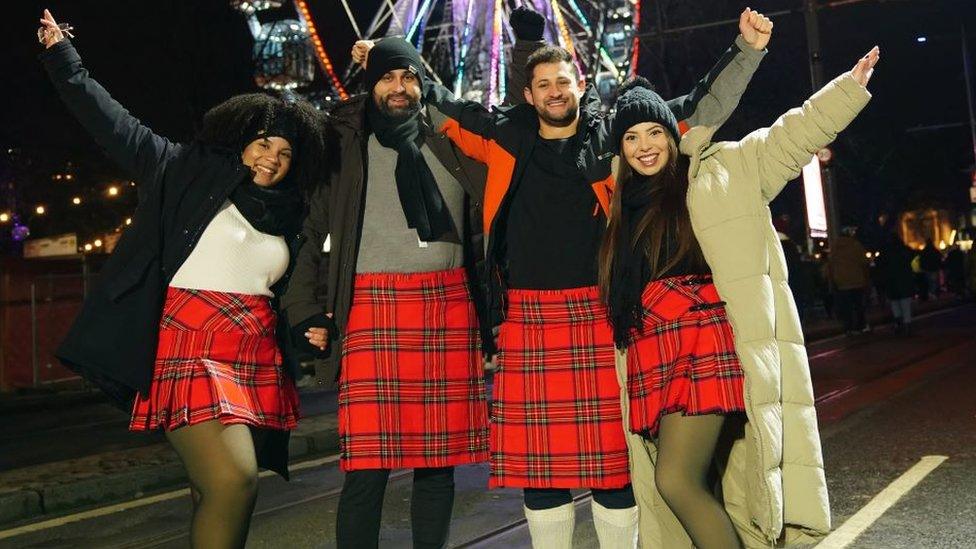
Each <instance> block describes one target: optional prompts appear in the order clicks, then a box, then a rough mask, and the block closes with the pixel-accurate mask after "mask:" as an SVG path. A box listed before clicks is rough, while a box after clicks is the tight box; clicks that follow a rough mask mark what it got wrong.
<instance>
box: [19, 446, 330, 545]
mask: <svg viewBox="0 0 976 549" xmlns="http://www.w3.org/2000/svg"><path fill="white" fill-rule="evenodd" d="M338 460H339V454H335V455H331V456H326V457H323V458H319V459H312V460H308V461H301V462H298V463H296V464H294V465H292V466H291V467H289V470H291V471H292V472H294V471H302V470H304V469H311V468H312V467H318V466H319V465H325V464H327V463H333V462H335V461H338ZM273 475H275V473H274V472H272V471H261V472H260V473H259V474H258V476H259V477H260V478H266V477H270V476H273ZM188 495H190V489H189V488H182V489H180V490H173V491H170V492H164V493H162V494H156V495H154V496H148V497H143V498H139V499H134V500H132V501H125V502H122V503H116V504H114V505H107V506H105V507H99V508H97V509H90V510H88V511H82V512H80V513H74V514H71V515H65V516H63V517H57V518H53V519H49V520H45V521H41V522H34V523H31V524H25V525H23V526H18V527H17V528H11V529H9V530H0V540H2V539H7V538H12V537H16V536H21V535H24V534H30V533H32V532H38V531H41V530H47V529H48V528H56V527H58V526H63V525H65V524H70V523H73V522H80V521H83V520H89V519H93V518H97V517H103V516H105V515H111V514H113V513H118V512H120V511H128V510H129V509H137V508H139V507H145V506H146V505H152V504H154V503H159V502H161V501H169V500H171V499H176V498H179V497H186V496H188Z"/></svg>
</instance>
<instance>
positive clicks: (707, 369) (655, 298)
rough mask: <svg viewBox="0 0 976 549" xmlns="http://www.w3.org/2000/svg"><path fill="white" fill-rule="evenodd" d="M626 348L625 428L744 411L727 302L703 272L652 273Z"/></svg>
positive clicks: (641, 429)
mask: <svg viewBox="0 0 976 549" xmlns="http://www.w3.org/2000/svg"><path fill="white" fill-rule="evenodd" d="M641 304H642V306H643V322H642V325H641V328H640V333H638V334H636V335H635V338H634V340H633V342H632V343H631V344H630V346H629V347H628V349H627V395H628V397H629V399H630V429H631V430H632V431H633V432H635V433H641V434H644V435H650V436H657V430H658V426H659V424H660V420H661V417H662V416H664V415H666V414H670V413H673V412H682V413H683V414H684V415H702V414H726V413H732V412H741V411H744V410H745V402H744V400H743V395H742V382H743V373H742V364H741V363H740V362H739V357H738V356H737V355H736V354H735V341H734V339H733V338H732V326H731V325H730V324H729V320H728V318H727V317H726V315H725V307H724V303H723V302H722V301H721V299H720V298H719V296H718V292H717V291H716V290H715V285H714V284H712V283H711V279H710V277H703V276H701V275H695V276H676V277H671V278H664V279H661V280H654V281H652V282H650V283H649V284H648V285H647V287H645V288H644V292H643V294H642V296H641Z"/></svg>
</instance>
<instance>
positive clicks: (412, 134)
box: [366, 100, 453, 241]
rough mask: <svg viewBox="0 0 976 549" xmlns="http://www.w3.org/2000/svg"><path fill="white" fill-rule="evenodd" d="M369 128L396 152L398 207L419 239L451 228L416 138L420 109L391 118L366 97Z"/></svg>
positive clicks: (431, 173)
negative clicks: (399, 117) (397, 118)
mask: <svg viewBox="0 0 976 549" xmlns="http://www.w3.org/2000/svg"><path fill="white" fill-rule="evenodd" d="M366 117H367V119H368V121H369V128H370V130H371V131H372V132H373V133H374V134H375V135H376V139H377V141H379V142H380V145H383V146H384V147H386V148H388V149H393V150H395V151H396V153H397V162H396V169H395V170H394V177H395V179H396V186H397V194H398V195H399V196H400V207H401V208H403V214H404V216H406V218H407V226H408V227H410V228H411V229H416V230H417V236H418V237H420V240H424V241H427V240H433V239H435V238H437V237H439V236H441V235H443V234H444V233H446V232H448V231H450V230H452V228H453V225H452V223H451V215H450V212H449V211H448V209H447V205H446V204H445V203H444V197H443V196H441V191H440V189H439V188H437V181H435V180H434V174H433V172H431V171H430V167H429V166H428V165H427V161H426V160H425V159H424V155H423V153H421V152H420V147H419V146H417V138H418V136H419V135H420V131H421V129H420V111H417V112H415V113H413V114H412V115H411V116H410V117H408V118H406V119H405V120H403V121H402V122H401V121H397V120H391V119H390V117H388V116H386V115H384V114H382V113H381V112H380V111H379V109H378V108H377V107H376V105H375V104H374V103H373V101H371V100H367V101H366Z"/></svg>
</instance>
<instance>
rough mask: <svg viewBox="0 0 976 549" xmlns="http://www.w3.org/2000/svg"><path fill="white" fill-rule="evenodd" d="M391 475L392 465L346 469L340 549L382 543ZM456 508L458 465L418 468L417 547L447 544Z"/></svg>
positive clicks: (413, 519)
mask: <svg viewBox="0 0 976 549" xmlns="http://www.w3.org/2000/svg"><path fill="white" fill-rule="evenodd" d="M389 478H390V470H389V469H363V470H359V471H349V472H348V473H346V480H345V482H344V483H343V485H342V494H341V495H340V496H339V511H338V516H337V517H336V543H337V545H338V546H339V549H374V548H376V547H377V546H378V545H379V536H380V519H381V517H382V514H383V495H384V494H385V493H386V483H387V480H389ZM453 508H454V468H453V467H439V468H431V469H414V471H413V495H412V496H411V499H410V525H411V527H412V529H413V546H414V547H415V548H417V549H440V548H441V547H444V546H445V545H446V544H447V536H448V533H449V532H450V526H451V512H452V510H453Z"/></svg>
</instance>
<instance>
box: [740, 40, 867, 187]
mask: <svg viewBox="0 0 976 549" xmlns="http://www.w3.org/2000/svg"><path fill="white" fill-rule="evenodd" d="M879 57H880V50H879V49H878V48H877V47H875V48H874V49H872V50H871V51H870V52H868V54H867V55H865V56H864V57H862V58H861V59H860V60H859V61H858V62H857V64H856V65H855V66H854V68H853V69H852V70H851V71H850V72H846V73H844V74H842V75H840V76H838V77H837V78H835V79H834V80H833V81H831V82H830V83H828V84H827V85H826V86H824V87H823V88H822V89H820V90H819V91H818V92H817V93H815V94H813V96H812V97H810V99H808V100H807V101H805V102H804V103H803V106H802V107H798V108H795V109H791V110H789V111H787V112H786V114H784V115H782V116H780V117H779V119H778V120H776V122H775V123H774V124H773V125H772V126H770V127H768V128H762V129H759V130H756V131H754V132H752V133H750V134H749V135H747V136H746V137H745V138H744V139H742V141H740V142H739V143H738V149H739V152H740V153H741V155H742V157H743V161H744V162H745V163H746V166H749V167H750V171H753V172H754V173H755V177H756V181H758V183H759V185H760V190H761V191H762V196H763V199H764V200H766V201H767V202H769V201H772V200H773V199H774V198H776V195H778V194H779V192H780V191H781V190H782V189H783V187H784V186H786V184H787V183H788V182H789V181H791V180H793V179H795V178H796V177H797V176H799V175H800V171H801V170H802V169H803V166H805V165H806V164H808V163H809V162H810V159H811V158H812V156H813V154H814V153H816V152H817V151H818V150H820V149H821V148H823V147H825V146H827V145H828V144H830V142H832V141H833V140H834V139H835V138H836V137H837V134H838V133H840V132H841V131H842V130H843V129H844V128H846V127H847V126H848V125H849V124H850V123H851V122H852V121H853V120H854V118H855V117H856V116H857V114H858V113H859V112H861V110H862V109H863V108H864V107H865V106H866V105H867V104H868V101H869V100H870V99H871V94H870V93H869V92H868V90H867V88H866V86H867V83H868V80H870V78H871V74H872V73H873V71H874V66H875V64H877V62H878V59H879Z"/></svg>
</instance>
